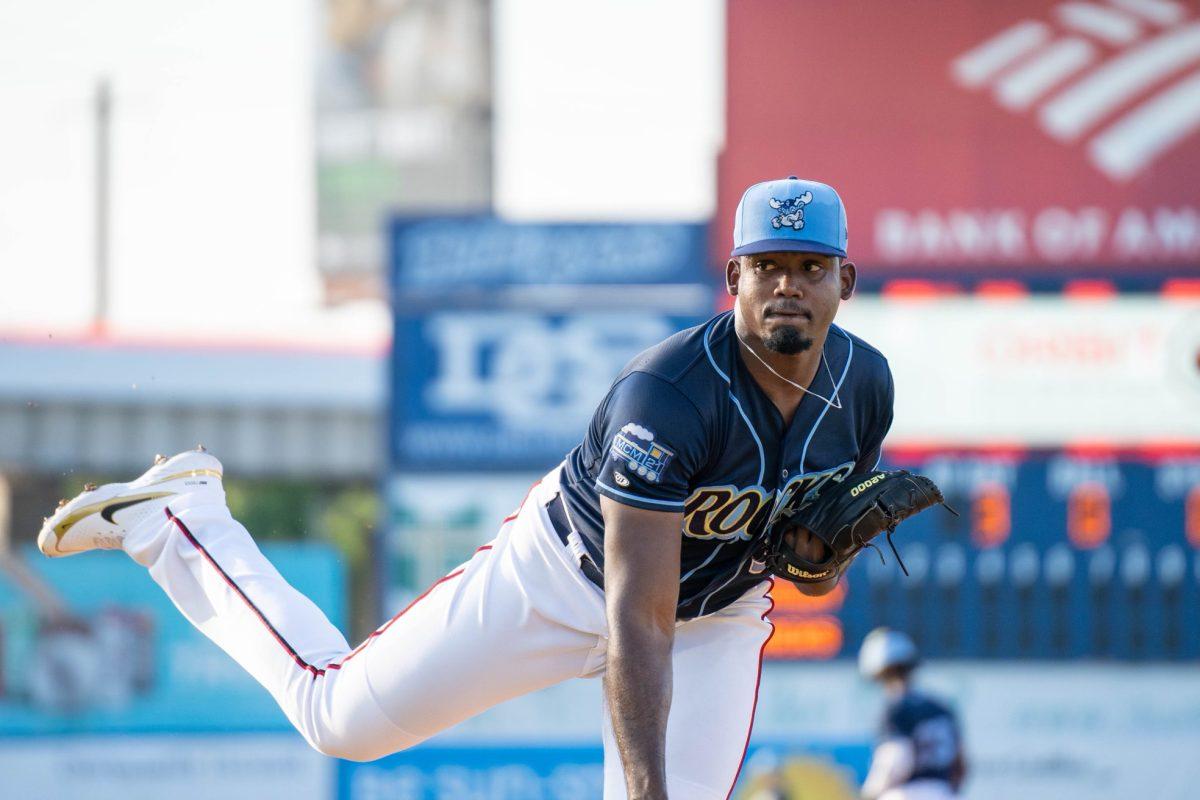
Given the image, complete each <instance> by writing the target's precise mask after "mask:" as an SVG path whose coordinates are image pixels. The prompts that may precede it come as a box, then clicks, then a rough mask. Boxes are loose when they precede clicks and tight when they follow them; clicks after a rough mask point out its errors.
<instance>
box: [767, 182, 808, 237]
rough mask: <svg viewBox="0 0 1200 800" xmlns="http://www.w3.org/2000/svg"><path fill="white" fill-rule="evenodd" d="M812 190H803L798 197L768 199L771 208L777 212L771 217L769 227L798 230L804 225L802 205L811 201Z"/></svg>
mask: <svg viewBox="0 0 1200 800" xmlns="http://www.w3.org/2000/svg"><path fill="white" fill-rule="evenodd" d="M812 199H813V197H812V192H805V193H804V194H802V195H800V196H799V197H792V198H790V199H788V200H776V199H775V198H774V197H772V198H771V199H770V200H768V201H767V202H768V204H770V206H771V208H773V209H775V210H776V211H778V212H779V213H778V214H776V215H775V216H773V217H771V227H772V228H775V229H776V230H778V229H779V228H791V229H792V230H794V231H798V230H800V229H801V228H803V227H804V207H805V206H806V205H808V204H809V203H811V202H812Z"/></svg>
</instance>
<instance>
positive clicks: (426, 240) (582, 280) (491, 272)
mask: <svg viewBox="0 0 1200 800" xmlns="http://www.w3.org/2000/svg"><path fill="white" fill-rule="evenodd" d="M388 234H389V250H390V255H389V257H390V261H391V264H390V273H391V279H392V287H393V289H394V290H395V293H396V297H397V299H401V298H403V297H405V296H406V295H413V294H418V295H424V296H428V295H429V294H433V295H436V296H438V297H440V298H442V299H443V300H449V301H451V302H453V298H455V297H456V296H459V295H460V294H461V293H462V292H464V291H469V290H471V289H482V290H484V291H485V292H487V291H494V290H496V289H499V288H502V287H512V286H522V287H538V286H546V285H559V286H563V285H567V286H581V285H588V286H599V285H629V286H635V285H650V284H711V283H712V281H713V276H712V274H711V272H710V268H709V265H708V256H707V241H708V240H707V235H708V234H707V226H706V225H702V224H683V223H678V222H675V223H636V224H634V223H630V224H605V223H543V224H532V223H514V222H506V221H504V220H500V219H496V218H495V217H488V216H459V217H428V218H412V217H397V218H394V219H392V220H391V224H390V226H389V231H388Z"/></svg>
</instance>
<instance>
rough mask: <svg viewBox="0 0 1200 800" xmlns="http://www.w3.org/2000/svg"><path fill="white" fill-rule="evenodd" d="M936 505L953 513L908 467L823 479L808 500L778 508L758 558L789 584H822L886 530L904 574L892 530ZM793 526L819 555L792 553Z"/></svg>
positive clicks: (929, 484)
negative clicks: (824, 482) (811, 540)
mask: <svg viewBox="0 0 1200 800" xmlns="http://www.w3.org/2000/svg"><path fill="white" fill-rule="evenodd" d="M939 504H940V505H944V506H946V508H947V509H948V510H949V511H950V512H951V513H953V514H955V515H957V513H958V512H956V511H955V510H954V509H952V508H950V506H948V505H946V500H945V498H943V497H942V493H941V491H940V490H939V489H938V487H937V486H936V485H935V484H934V482H933V481H931V480H929V479H928V478H926V477H924V476H923V475H915V474H913V473H911V472H909V471H908V470H904V469H896V470H889V471H887V472H868V473H864V474H859V475H851V476H849V477H848V478H846V479H845V480H844V481H842V482H841V483H830V484H827V485H826V486H825V487H823V489H822V491H821V494H820V496H819V497H818V498H817V499H816V500H815V501H813V502H811V503H809V504H808V505H800V506H799V507H798V508H796V509H789V510H785V511H783V512H782V513H780V515H779V516H778V517H777V518H776V519H775V521H774V522H773V523H772V525H771V528H770V530H768V531H767V536H766V551H765V556H764V558H763V560H764V561H765V562H766V565H767V568H768V569H769V570H770V571H771V572H773V573H775V574H776V575H778V576H779V577H781V578H786V579H787V580H789V581H792V582H793V583H824V582H825V581H828V580H830V579H834V580H836V579H837V578H840V577H841V574H842V572H844V571H845V568H846V567H847V566H849V564H850V562H851V560H853V559H854V557H855V556H856V555H858V551H860V550H862V549H863V548H864V547H873V548H875V549H876V550H878V549H879V548H877V547H875V545H874V544H872V543H871V540H872V539H874V538H875V537H876V536H878V535H879V534H880V533H884V532H886V533H887V540H888V544H889V545H891V548H892V553H893V554H895V556H896V561H897V562H899V564H900V568H901V569H903V570H904V574H905V575H907V574H908V570H907V569H905V567H904V562H903V561H901V560H900V554H899V553H898V552H897V551H896V545H895V544H894V543H893V542H892V532H893V531H895V530H896V526H897V525H899V524H900V523H901V522H902V521H903V520H905V519H907V518H909V517H911V516H912V515H913V514H916V513H917V512H919V511H924V510H925V509H927V508H929V507H930V506H933V505H939ZM797 529H800V530H803V531H808V532H809V533H810V534H811V535H812V536H813V537H815V538H816V539H817V540H819V544H817V547H818V548H819V549H820V550H821V554H820V555H819V556H815V557H812V556H814V552H813V549H812V548H811V547H808V548H806V551H807V555H801V554H800V553H799V552H797V550H796V548H795V546H794V542H795V536H796V532H797ZM882 556H883V554H882V553H880V557H881V558H882Z"/></svg>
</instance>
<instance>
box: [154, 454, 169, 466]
mask: <svg viewBox="0 0 1200 800" xmlns="http://www.w3.org/2000/svg"><path fill="white" fill-rule="evenodd" d="M166 460H167V457H166V456H164V455H163V454H162V453H159V454H158V455H156V456H154V466H156V467H157V466H158V465H159V464H161V463H163V462H164V461H166Z"/></svg>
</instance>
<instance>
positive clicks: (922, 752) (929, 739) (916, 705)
mask: <svg viewBox="0 0 1200 800" xmlns="http://www.w3.org/2000/svg"><path fill="white" fill-rule="evenodd" d="M883 738H884V739H909V740H911V742H912V747H913V771H912V775H911V776H909V781H916V780H926V779H932V780H942V781H946V782H952V780H953V769H952V768H953V765H954V762H955V761H956V760H957V759H958V756H959V752H960V750H961V748H962V741H961V737H960V736H959V730H958V720H957V719H956V718H955V716H954V712H952V711H951V710H950V709H949V708H947V707H946V706H944V705H942V704H941V703H939V702H938V701H937V700H934V699H933V698H931V697H928V696H926V695H924V694H921V693H920V692H915V691H912V690H910V691H908V692H907V693H905V694H904V695H902V696H901V697H900V698H898V699H897V700H895V701H893V702H892V703H891V704H889V705H888V708H887V711H886V712H885V713H884V716H883Z"/></svg>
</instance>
